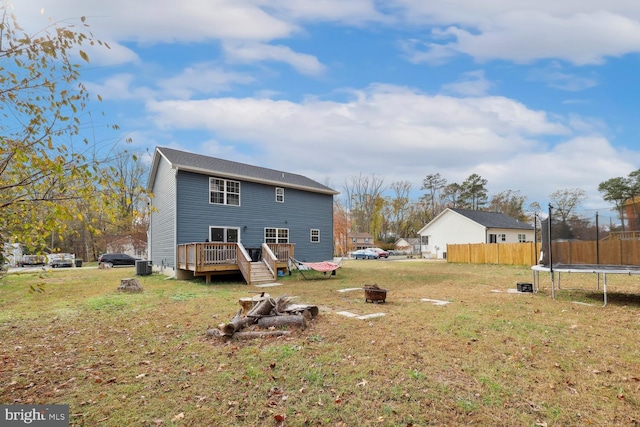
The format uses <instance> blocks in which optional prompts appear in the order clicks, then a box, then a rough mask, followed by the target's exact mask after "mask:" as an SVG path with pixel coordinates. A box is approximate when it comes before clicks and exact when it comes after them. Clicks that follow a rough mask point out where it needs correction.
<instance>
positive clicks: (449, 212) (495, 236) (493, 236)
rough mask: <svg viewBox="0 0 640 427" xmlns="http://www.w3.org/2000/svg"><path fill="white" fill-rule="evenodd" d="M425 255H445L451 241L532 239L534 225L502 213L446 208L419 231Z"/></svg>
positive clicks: (482, 241) (462, 242) (520, 240)
mask: <svg viewBox="0 0 640 427" xmlns="http://www.w3.org/2000/svg"><path fill="white" fill-rule="evenodd" d="M418 234H419V235H420V240H421V241H420V252H421V254H422V257H423V258H440V259H442V258H446V257H447V255H446V251H447V245H448V244H464V243H518V242H532V241H533V239H534V228H533V226H531V225H529V224H526V223H524V222H521V221H518V220H517V219H515V218H512V217H510V216H508V215H505V214H502V213H499V212H487V211H477V210H469V209H452V208H447V209H445V210H444V211H442V212H441V213H440V214H439V215H438V216H436V217H435V218H434V219H433V220H432V221H431V222H429V223H428V224H427V225H425V226H424V227H422V229H420V231H418Z"/></svg>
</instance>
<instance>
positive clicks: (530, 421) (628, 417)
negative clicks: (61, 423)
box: [0, 260, 640, 427]
mask: <svg viewBox="0 0 640 427" xmlns="http://www.w3.org/2000/svg"><path fill="white" fill-rule="evenodd" d="M315 273H316V272H311V274H308V273H305V274H306V275H307V277H309V280H305V279H303V278H302V277H301V276H300V275H299V273H295V274H294V275H293V276H286V277H283V278H280V280H279V283H282V286H278V287H272V288H263V289H259V288H255V287H249V286H247V285H244V284H242V283H240V282H222V283H214V284H210V285H206V284H204V282H203V281H177V280H166V279H165V277H164V276H161V275H156V274H154V275H151V276H141V277H138V280H139V282H140V283H141V284H142V286H143V287H144V292H143V293H139V294H125V293H120V292H119V291H117V287H118V285H119V284H120V279H123V278H127V277H134V275H135V269H134V268H113V269H107V270H99V269H95V268H94V269H90V268H81V269H78V268H74V269H60V270H56V271H52V272H50V273H23V274H10V275H8V276H5V277H4V278H3V279H1V280H0V404H13V403H15V404H54V403H64V404H69V405H70V413H71V425H77V426H118V427H122V426H234V425H237V426H427V425H428V426H433V425H438V426H456V425H460V426H463V425H464V426H466V425H472V424H473V425H482V426H585V425H593V426H605V425H606V426H612V425H620V426H634V425H635V426H637V425H639V424H640V345H638V333H639V332H640V310H639V309H640V297H638V296H637V295H636V294H635V293H640V287H639V286H638V284H639V283H638V280H640V278H638V277H637V276H635V277H634V276H623V275H610V276H609V277H608V299H609V304H608V305H607V306H606V307H602V293H601V292H599V291H597V290H596V289H595V283H596V282H595V276H594V275H587V274H585V275H582V274H571V275H568V274H567V275H563V276H562V286H563V288H566V289H569V288H579V289H578V290H562V291H560V292H558V293H557V295H556V296H557V299H556V300H553V299H552V298H551V296H550V288H549V286H550V281H549V280H548V275H541V289H540V292H538V293H536V294H533V293H512V292H508V291H509V290H515V288H516V283H517V282H531V279H532V277H531V271H530V270H529V268H526V267H507V266H485V265H460V264H447V263H443V262H429V261H422V260H415V261H414V260H403V261H387V260H379V261H375V260H371V261H364V260H360V261H355V260H347V261H344V262H343V263H342V267H341V269H340V270H339V271H338V273H337V275H336V276H332V277H330V278H325V277H323V276H321V275H320V274H319V273H318V274H315ZM310 276H312V277H310ZM367 284H377V285H379V286H380V287H383V288H386V289H388V291H389V292H388V294H387V302H386V303H384V304H371V303H366V302H365V300H364V291H362V290H352V291H347V292H339V290H342V289H346V288H358V287H362V286H364V285H367ZM38 286H43V288H44V292H29V290H30V289H31V288H32V287H33V288H34V289H37V288H38ZM257 290H265V291H267V292H268V293H270V294H271V296H273V297H277V296H280V295H283V294H286V295H289V296H296V297H297V299H296V300H295V302H300V303H309V304H315V305H317V306H319V308H320V314H319V315H318V316H317V317H316V318H314V320H313V321H312V322H311V323H310V324H309V326H308V327H307V328H306V329H305V330H303V331H295V332H293V333H292V334H291V335H288V336H283V337H278V338H268V339H258V340H251V341H231V342H223V341H221V340H219V339H217V338H209V337H207V335H206V333H205V332H206V330H207V329H208V328H211V327H216V326H217V325H218V324H220V323H223V322H227V321H228V320H230V319H231V318H232V317H233V316H234V314H235V313H236V311H237V310H238V308H239V305H238V300H239V299H240V298H242V297H247V296H252V295H254V294H252V293H250V292H251V291H254V292H255V291H257ZM423 299H431V300H439V301H448V302H450V303H449V304H445V305H438V304H434V303H433V301H423ZM340 311H349V312H351V313H354V314H357V315H366V314H373V313H384V314H385V316H382V317H377V318H371V319H366V320H362V319H358V318H349V317H346V316H343V315H340V314H338V312H340Z"/></svg>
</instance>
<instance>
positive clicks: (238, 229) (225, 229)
mask: <svg viewBox="0 0 640 427" xmlns="http://www.w3.org/2000/svg"><path fill="white" fill-rule="evenodd" d="M213 228H222V229H224V242H222V243H229V242H227V230H237V231H238V243H240V242H242V234H241V230H240V227H225V226H222V225H210V226H209V240H210V239H211V229H213ZM212 242H213V241H212ZM213 243H216V242H213Z"/></svg>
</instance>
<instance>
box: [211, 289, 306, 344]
mask: <svg viewBox="0 0 640 427" xmlns="http://www.w3.org/2000/svg"><path fill="white" fill-rule="evenodd" d="M291 299H292V298H291V297H288V296H286V295H282V296H279V297H278V298H275V299H274V298H272V297H271V296H269V294H267V293H264V292H263V293H262V294H261V295H260V296H259V297H254V298H241V299H240V301H239V303H240V306H241V308H240V309H239V310H238V312H237V313H236V315H235V316H234V317H233V319H231V320H230V321H229V322H227V323H222V324H220V325H218V327H217V328H216V329H208V330H207V335H208V336H213V337H218V338H221V339H223V340H229V339H231V338H234V339H251V338H260V337H274V336H281V335H287V334H290V333H291V330H290V329H304V328H306V327H307V322H308V321H309V320H311V319H312V318H313V317H315V316H316V315H317V314H318V307H317V306H314V305H307V304H291ZM249 328H251V330H246V329H249ZM256 329H257V330H256Z"/></svg>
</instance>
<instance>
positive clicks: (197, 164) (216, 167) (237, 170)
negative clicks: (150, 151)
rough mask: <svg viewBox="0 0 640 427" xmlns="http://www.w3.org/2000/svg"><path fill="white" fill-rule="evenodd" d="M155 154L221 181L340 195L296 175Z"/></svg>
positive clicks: (164, 151) (163, 150)
mask: <svg viewBox="0 0 640 427" xmlns="http://www.w3.org/2000/svg"><path fill="white" fill-rule="evenodd" d="M156 151H157V152H159V153H160V155H162V156H163V157H164V158H165V159H166V160H167V161H168V162H169V163H170V164H171V166H172V167H174V168H177V169H180V170H185V171H190V172H196V173H203V174H209V175H215V176H219V177H221V178H235V179H238V180H244V181H251V182H259V183H264V184H271V185H278V186H282V187H289V188H297V189H302V190H307V191H313V192H316V193H325V194H338V192H337V191H335V190H333V189H331V188H329V187H327V186H325V185H323V184H320V183H319V182H316V181H314V180H312V179H310V178H307V177H305V176H302V175H298V174H294V173H289V172H284V171H278V170H275V169H268V168H263V167H259V166H253V165H248V164H246V163H239V162H233V161H230V160H223V159H219V158H216V157H209V156H203V155H201V154H195V153H189V152H186V151H180V150H175V149H173V148H167V147H157V148H156ZM156 154H157V153H156Z"/></svg>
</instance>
